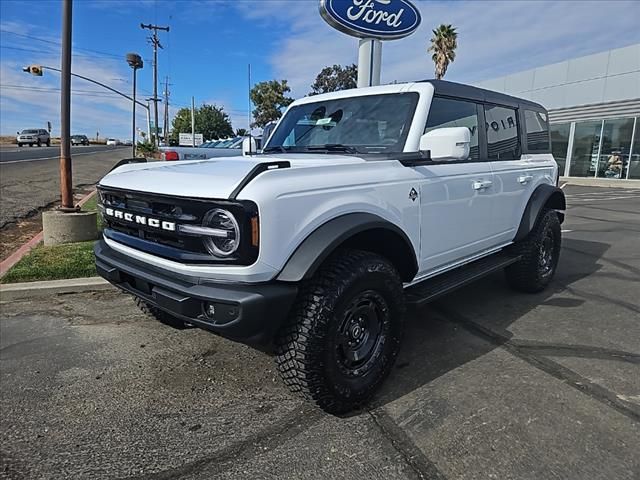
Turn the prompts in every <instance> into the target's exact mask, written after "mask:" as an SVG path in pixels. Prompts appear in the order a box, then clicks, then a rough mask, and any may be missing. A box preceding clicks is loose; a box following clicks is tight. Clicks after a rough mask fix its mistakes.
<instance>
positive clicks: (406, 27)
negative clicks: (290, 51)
mask: <svg viewBox="0 0 640 480" xmlns="http://www.w3.org/2000/svg"><path fill="white" fill-rule="evenodd" d="M320 15H322V18H324V19H325V21H326V22H327V23H328V24H329V25H331V26H332V27H333V28H336V29H338V30H340V31H341V32H343V33H346V34H347V35H352V36H354V37H360V38H378V39H380V40H393V39H396V38H402V37H406V36H407V35H410V34H412V33H413V32H414V31H415V30H416V28H418V25H420V12H419V11H418V9H417V8H416V7H415V6H413V5H412V4H411V2H409V0H320Z"/></svg>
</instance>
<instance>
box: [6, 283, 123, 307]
mask: <svg viewBox="0 0 640 480" xmlns="http://www.w3.org/2000/svg"><path fill="white" fill-rule="evenodd" d="M112 288H114V287H113V286H112V285H111V284H110V283H109V282H107V281H106V280H105V279H104V278H102V277H88V278H70V279H66V280H49V281H47V282H25V283H7V284H3V285H0V300H2V301H3V302H7V301H12V300H20V299H24V298H33V297H40V296H44V295H56V294H59V293H82V292H94V291H98V290H110V289H112Z"/></svg>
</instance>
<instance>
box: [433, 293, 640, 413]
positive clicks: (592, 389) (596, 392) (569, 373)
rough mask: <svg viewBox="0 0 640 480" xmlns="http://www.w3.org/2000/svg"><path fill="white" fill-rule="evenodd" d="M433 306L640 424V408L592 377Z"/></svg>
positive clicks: (478, 334) (475, 332)
mask: <svg viewBox="0 0 640 480" xmlns="http://www.w3.org/2000/svg"><path fill="white" fill-rule="evenodd" d="M433 307H434V309H435V310H437V311H438V312H440V313H441V314H442V315H444V316H445V318H448V319H450V320H452V321H453V322H455V323H457V324H458V325H460V326H461V327H462V328H464V329H465V330H467V331H468V332H469V333H471V334H473V335H475V336H477V337H481V338H484V339H485V340H487V341H489V342H491V343H493V344H494V345H497V346H499V347H502V348H504V349H505V350H506V351H507V352H509V353H510V354H512V355H513V356H515V357H517V358H519V359H521V360H524V361H525V362H527V363H528V364H529V365H531V366H532V367H534V368H537V369H538V370H541V371H543V372H545V373H547V374H549V375H551V376H553V377H555V378H557V379H558V380H561V381H562V382H564V383H565V384H567V385H569V386H571V387H573V388H575V389H576V390H578V391H580V392H582V393H584V394H585V395H588V396H589V397H591V398H593V399H594V400H596V401H598V402H600V403H602V404H603V405H606V406H608V407H610V408H612V409H614V410H616V411H618V412H619V413H621V414H623V415H625V416H626V417H628V418H630V419H632V420H634V421H636V422H639V423H640V406H638V405H635V404H633V403H631V402H628V401H626V400H623V399H621V398H619V397H618V396H617V395H616V394H615V393H613V392H611V391H609V390H607V389H606V388H604V387H603V386H601V385H598V384H596V383H594V382H592V381H591V380H589V379H588V378H585V377H583V376H582V375H580V374H578V373H576V372H574V371H573V370H571V369H569V368H567V367H564V366H563V365H560V364H559V363H557V362H554V361H553V360H550V359H548V358H545V357H540V356H537V355H534V354H532V353H530V350H531V349H530V348H529V351H527V350H528V349H527V347H523V346H522V345H518V343H517V341H513V340H511V339H509V338H507V337H504V336H503V335H500V334H498V333H496V332H494V331H492V330H490V329H488V328H486V327H484V326H482V325H480V324H478V323H476V322H474V321H473V320H470V319H468V318H466V317H465V316H464V315H461V314H460V313H458V312H455V311H452V310H449V309H447V308H444V307H442V306H441V305H436V304H433ZM583 354H584V352H583ZM609 359H616V357H612V356H610V357H609Z"/></svg>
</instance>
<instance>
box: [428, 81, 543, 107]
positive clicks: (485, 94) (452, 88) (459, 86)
mask: <svg viewBox="0 0 640 480" xmlns="http://www.w3.org/2000/svg"><path fill="white" fill-rule="evenodd" d="M421 82H428V83H430V84H431V85H433V88H434V89H435V93H436V95H444V96H447V97H460V98H466V99H468V100H476V101H479V102H487V103H495V104H498V105H504V106H514V107H518V106H521V107H527V108H531V109H532V110H541V111H545V112H546V111H547V109H546V108H544V107H543V106H542V105H540V104H539V103H535V102H532V101H530V100H525V99H524V98H518V97H512V96H511V95H506V94H504V93H499V92H494V91H492V90H486V89H484V88H478V87H472V86H471V85H465V84H463V83H456V82H448V81H446V80H420V83H421Z"/></svg>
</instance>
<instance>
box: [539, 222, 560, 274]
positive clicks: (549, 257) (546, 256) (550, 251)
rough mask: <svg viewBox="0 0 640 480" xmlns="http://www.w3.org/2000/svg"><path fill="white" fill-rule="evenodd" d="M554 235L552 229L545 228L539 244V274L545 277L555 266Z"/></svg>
mask: <svg viewBox="0 0 640 480" xmlns="http://www.w3.org/2000/svg"><path fill="white" fill-rule="evenodd" d="M555 244H556V242H555V236H554V234H553V230H551V229H550V228H547V229H545V231H544V234H543V236H542V242H541V244H540V252H539V257H538V263H539V265H540V275H541V276H542V277H543V278H545V277H548V276H549V275H551V274H552V273H553V269H554V267H555V259H554V257H555Z"/></svg>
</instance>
